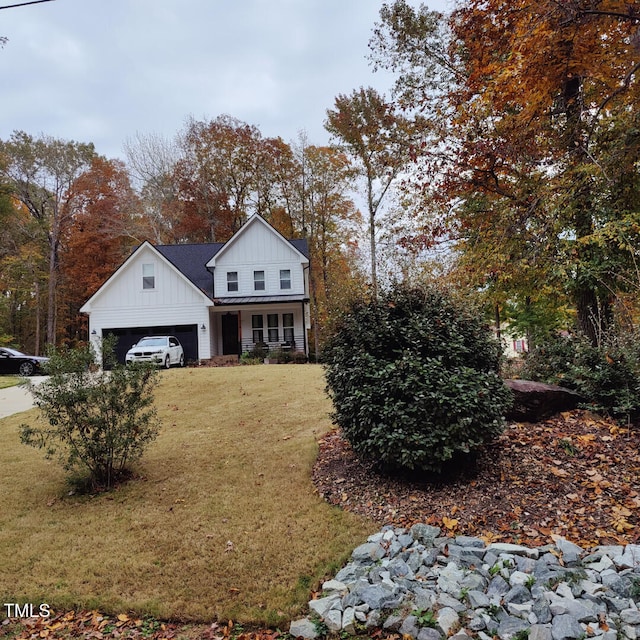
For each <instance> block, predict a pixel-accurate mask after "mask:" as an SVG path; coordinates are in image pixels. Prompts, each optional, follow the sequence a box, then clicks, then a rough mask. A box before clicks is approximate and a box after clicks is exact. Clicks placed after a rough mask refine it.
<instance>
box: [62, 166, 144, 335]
mask: <svg viewBox="0 0 640 640" xmlns="http://www.w3.org/2000/svg"><path fill="white" fill-rule="evenodd" d="M69 202H70V208H71V210H72V211H73V214H72V223H71V224H70V225H69V226H68V228H67V230H66V233H65V235H64V238H63V241H62V248H61V252H60V253H61V256H60V280H61V283H60V284H61V291H60V297H61V300H63V301H64V306H63V308H62V310H61V311H62V314H63V316H62V321H61V322H60V324H61V325H62V326H63V327H64V339H65V342H70V343H76V342H77V341H78V340H84V339H86V324H87V323H86V317H84V316H81V315H80V314H79V311H78V310H79V309H80V307H81V306H82V305H83V304H84V303H85V302H86V300H88V299H89V297H91V296H92V295H93V294H94V293H95V292H96V291H97V290H98V288H99V287H100V286H101V285H102V284H104V282H106V280H107V279H108V278H109V276H111V274H112V273H113V272H114V271H115V270H116V269H117V268H118V267H119V266H120V265H121V264H122V262H124V260H125V258H126V257H127V256H128V255H129V253H130V252H131V250H132V248H134V247H135V246H137V245H139V244H140V243H141V242H142V241H143V240H144V239H145V237H147V235H148V225H147V224H146V221H145V220H144V219H143V218H141V217H140V215H139V211H140V201H139V199H138V197H137V196H136V194H135V193H134V191H133V189H132V187H131V183H130V181H129V175H128V173H127V171H126V169H125V167H124V165H123V164H122V163H121V162H119V161H117V160H106V159H104V158H96V159H95V160H94V161H93V163H92V165H91V168H90V169H89V170H88V171H86V172H85V173H83V174H82V175H81V176H80V177H79V178H78V179H77V180H76V181H75V182H74V184H73V187H72V190H71V195H70V199H69Z"/></svg>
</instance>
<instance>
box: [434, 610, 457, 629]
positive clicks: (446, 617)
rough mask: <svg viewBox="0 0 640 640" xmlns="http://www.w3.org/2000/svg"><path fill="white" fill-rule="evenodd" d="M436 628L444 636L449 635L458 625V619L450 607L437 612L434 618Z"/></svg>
mask: <svg viewBox="0 0 640 640" xmlns="http://www.w3.org/2000/svg"><path fill="white" fill-rule="evenodd" d="M436 620H437V623H438V627H440V630H441V631H442V633H444V635H445V636H448V635H451V633H452V632H453V630H454V629H455V628H456V627H457V626H458V624H460V618H459V616H458V614H457V612H456V611H454V610H453V609H452V608H451V607H444V608H442V609H440V611H438V614H437V617H436Z"/></svg>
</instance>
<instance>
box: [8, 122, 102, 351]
mask: <svg viewBox="0 0 640 640" xmlns="http://www.w3.org/2000/svg"><path fill="white" fill-rule="evenodd" d="M0 153H1V154H2V155H3V157H4V161H5V163H6V164H4V165H2V166H1V167H0V170H1V171H2V174H1V175H2V177H3V178H4V179H5V180H7V182H8V183H9V184H10V186H11V190H12V194H13V196H14V197H15V198H16V199H18V200H19V201H20V202H21V203H22V204H23V205H24V207H25V208H26V209H27V211H28V212H29V213H30V215H31V216H32V217H33V218H34V220H36V221H37V223H38V224H39V225H40V227H41V228H42V230H43V232H44V233H46V238H47V250H48V274H47V275H48V282H47V324H46V330H47V333H46V340H47V342H48V343H50V344H55V343H56V304H57V301H56V291H57V286H58V267H59V249H60V241H61V238H62V235H63V233H64V231H65V229H66V226H67V225H68V224H69V222H70V220H71V215H72V214H71V211H70V210H69V207H68V199H69V196H70V190H71V186H72V184H73V182H74V180H75V179H76V178H78V177H79V176H80V175H81V174H82V172H83V171H85V170H86V169H88V168H89V166H90V164H91V161H92V160H93V158H94V157H95V155H96V154H95V151H94V147H93V144H82V143H78V142H73V141H71V142H67V141H64V140H57V139H54V138H51V137H49V136H41V137H40V138H33V137H32V136H30V135H28V134H27V133H24V132H23V131H15V132H14V133H13V134H12V135H11V138H10V139H9V140H8V141H3V142H1V141H0Z"/></svg>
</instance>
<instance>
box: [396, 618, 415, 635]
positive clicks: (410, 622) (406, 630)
mask: <svg viewBox="0 0 640 640" xmlns="http://www.w3.org/2000/svg"><path fill="white" fill-rule="evenodd" d="M398 631H399V633H401V634H402V636H403V637H404V636H410V637H411V638H417V637H418V634H419V633H420V627H419V626H418V618H416V616H407V617H406V618H405V619H404V622H403V623H402V625H400V629H398Z"/></svg>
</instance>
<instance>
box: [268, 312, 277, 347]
mask: <svg viewBox="0 0 640 640" xmlns="http://www.w3.org/2000/svg"><path fill="white" fill-rule="evenodd" d="M267 327H268V328H269V342H278V314H277V313H270V314H269V315H268V316H267Z"/></svg>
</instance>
